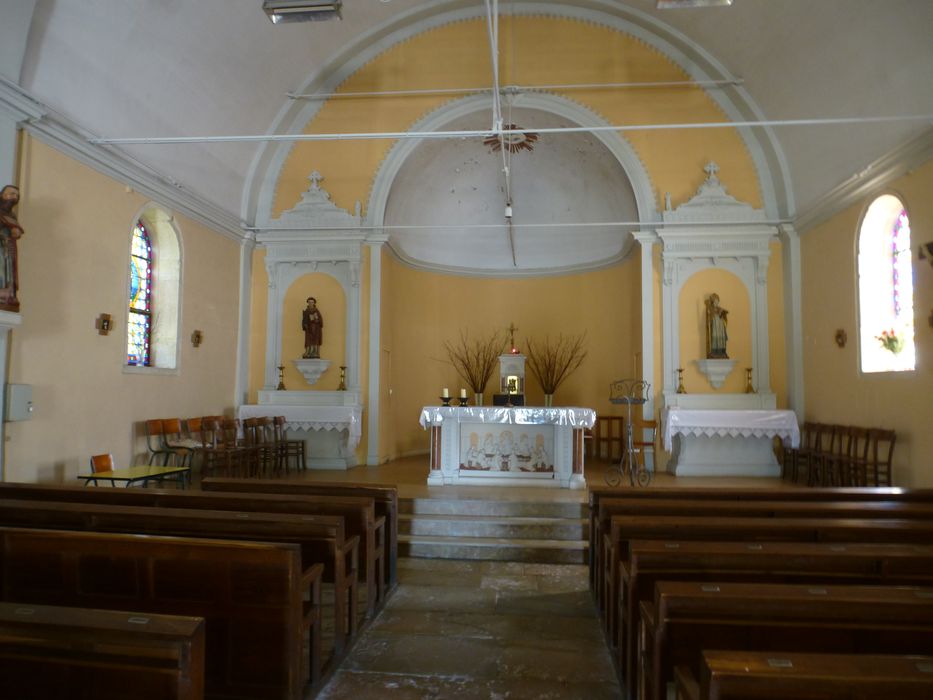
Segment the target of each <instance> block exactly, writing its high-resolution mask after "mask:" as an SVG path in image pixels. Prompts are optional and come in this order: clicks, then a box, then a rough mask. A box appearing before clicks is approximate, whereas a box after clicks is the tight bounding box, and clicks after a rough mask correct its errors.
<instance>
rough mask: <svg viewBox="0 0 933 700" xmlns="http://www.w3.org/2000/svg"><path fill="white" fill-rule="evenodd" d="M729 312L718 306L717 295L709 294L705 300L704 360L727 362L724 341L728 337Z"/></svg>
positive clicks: (727, 356)
mask: <svg viewBox="0 0 933 700" xmlns="http://www.w3.org/2000/svg"><path fill="white" fill-rule="evenodd" d="M728 316H729V312H728V311H726V310H725V309H724V308H722V307H721V306H720V305H719V295H718V294H715V293H714V294H710V295H709V299H707V300H706V359H708V360H728V359H729V355H727V354H726V341H727V340H729V335H728V333H727V332H726V327H727V326H728V323H729V321H728Z"/></svg>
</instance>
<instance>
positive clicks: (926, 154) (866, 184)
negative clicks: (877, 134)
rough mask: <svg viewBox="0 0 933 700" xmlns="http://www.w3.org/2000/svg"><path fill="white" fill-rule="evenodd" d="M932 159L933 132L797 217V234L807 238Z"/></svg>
mask: <svg viewBox="0 0 933 700" xmlns="http://www.w3.org/2000/svg"><path fill="white" fill-rule="evenodd" d="M931 158H933V128H931V129H928V130H927V131H925V132H924V133H922V134H921V135H920V136H918V137H916V138H914V139H911V140H910V141H906V142H905V143H903V144H901V145H900V146H899V147H898V148H896V149H894V150H893V151H891V152H890V153H888V154H886V155H884V156H882V157H881V158H879V159H878V160H876V161H874V162H872V163H870V164H869V165H868V166H866V167H865V168H864V169H862V170H861V171H859V172H857V173H855V174H854V175H853V176H852V177H850V178H849V179H848V180H846V181H845V182H843V183H841V184H839V185H837V186H836V187H835V188H833V189H832V190H830V191H829V192H828V193H826V194H825V195H824V196H823V197H821V198H820V199H819V200H818V201H817V202H816V204H814V205H813V206H812V207H810V208H809V209H808V210H807V211H805V212H804V213H803V214H801V215H800V216H799V217H797V219H796V221H795V226H796V228H797V233H798V234H800V235H803V234H805V233H806V232H807V231H809V230H810V229H813V228H815V227H817V226H819V225H820V224H822V223H824V222H826V221H828V220H829V219H831V218H832V217H834V216H835V215H836V214H838V213H839V212H841V211H843V210H845V209H847V208H848V207H850V206H852V205H854V204H857V203H858V202H859V200H861V199H864V198H865V197H867V196H870V195H871V194H873V193H874V192H876V191H877V190H880V189H883V188H884V187H885V186H886V185H888V184H890V182H891V181H892V180H895V179H897V178H899V177H901V176H903V175H906V174H907V173H909V172H910V171H911V170H913V169H914V168H917V167H919V166H921V165H923V164H924V163H926V162H927V161H928V160H930V159H931Z"/></svg>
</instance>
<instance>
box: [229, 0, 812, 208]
mask: <svg viewBox="0 0 933 700" xmlns="http://www.w3.org/2000/svg"><path fill="white" fill-rule="evenodd" d="M510 10H511V13H512V14H513V15H516V14H526V15H528V14H531V15H542V16H544V15H550V16H555V17H565V18H572V19H580V20H585V21H589V22H593V23H596V24H600V25H603V26H607V27H609V28H612V29H615V30H617V31H619V32H622V33H626V34H630V35H632V36H634V37H636V38H638V39H640V40H641V41H643V42H645V43H646V44H648V45H650V46H652V47H653V48H655V49H656V50H658V51H659V52H660V53H662V54H663V55H665V56H666V57H667V58H668V59H669V60H671V61H672V62H674V63H675V64H676V65H678V66H679V67H680V68H681V69H682V70H684V71H685V72H686V73H687V74H688V75H689V76H690V77H691V78H693V79H694V80H697V81H709V80H725V81H735V82H736V83H737V82H738V81H737V80H736V78H735V76H733V75H731V74H730V73H729V72H728V71H727V70H726V69H725V67H724V66H723V65H722V64H721V63H720V62H719V61H718V60H717V59H716V58H715V57H713V56H712V55H711V54H709V53H708V52H707V51H706V50H705V49H703V48H702V47H701V46H700V45H699V44H697V43H695V42H693V41H692V40H690V39H689V38H688V37H687V36H685V35H684V34H682V33H681V32H679V31H677V30H676V29H674V28H673V27H670V26H668V25H667V24H664V23H662V22H659V21H658V20H656V19H654V18H653V17H651V16H650V15H647V14H645V13H642V12H640V11H638V10H635V9H633V8H629V7H625V6H622V5H618V4H615V3H610V2H608V0H578V1H577V2H574V3H568V2H560V1H555V2H548V1H547V0H538V1H537V2H518V3H514V4H512V5H510ZM483 16H484V10H483V8H482V7H481V6H476V5H475V4H471V3H468V2H467V0H434V1H433V2H428V3H425V4H423V5H420V6H419V7H417V8H414V9H412V10H409V11H407V12H403V13H400V14H399V15H398V16H396V17H394V18H392V19H391V20H388V21H387V22H385V23H383V24H382V25H380V26H378V27H376V28H374V29H373V30H372V31H370V32H368V33H366V34H364V35H362V36H360V37H358V39H357V40H356V41H355V42H354V43H352V44H349V45H348V46H347V47H346V48H345V49H344V50H343V51H341V52H340V53H339V54H337V55H335V56H334V58H333V59H332V60H331V61H330V62H329V63H328V64H327V65H325V66H324V67H323V68H322V69H321V70H319V71H318V72H316V73H315V74H313V75H311V76H310V77H309V78H308V79H307V80H306V81H305V82H304V84H303V85H302V86H301V88H300V89H299V92H301V93H303V94H314V93H328V92H332V91H334V90H335V89H336V88H337V87H338V86H339V85H340V84H341V83H342V82H343V81H344V80H346V79H347V78H348V77H349V76H351V75H353V74H354V73H355V72H356V71H358V70H359V69H360V68H362V67H363V66H364V65H366V64H367V63H369V62H371V61H373V60H375V59H376V58H378V56H379V55H380V54H381V53H383V52H384V51H386V50H387V49H389V48H391V47H392V46H395V45H396V44H399V43H403V42H405V41H407V40H408V39H410V38H412V37H414V36H417V35H419V34H421V33H423V32H426V31H428V30H430V29H433V28H436V27H440V26H443V25H446V24H450V23H452V22H457V21H462V20H468V19H476V18H478V17H483ZM706 94H707V95H708V96H709V97H710V99H712V100H713V101H714V102H715V103H716V104H717V105H718V106H719V107H720V109H722V111H723V112H724V113H725V114H726V116H727V117H728V118H730V119H733V120H735V121H744V120H755V119H761V118H762V116H763V115H762V112H761V110H760V109H759V108H758V106H757V105H756V104H755V102H754V101H753V100H752V98H751V96H750V95H749V94H748V92H747V91H746V90H745V89H744V88H742V87H741V85H739V84H734V85H732V86H729V87H726V88H722V89H718V90H707V91H706ZM323 104H324V102H323V101H299V100H290V101H288V102H286V103H285V104H284V105H283V106H282V109H281V110H280V111H279V114H278V115H277V117H276V119H275V121H274V122H273V124H272V127H271V128H270V130H269V133H271V134H298V133H301V132H302V130H303V128H304V127H305V125H307V124H308V123H309V122H310V121H311V120H312V119H313V118H314V116H315V115H316V114H317V112H318V111H319V110H320V109H321V107H322V106H323ZM737 131H738V132H739V134H740V135H741V138H742V139H743V141H744V142H745V144H746V147H747V148H748V152H749V154H750V156H751V158H752V161H753V163H754V165H755V169H756V172H757V174H758V179H759V184H760V189H761V192H762V197H763V202H764V210H765V212H766V213H767V216H768V218H770V219H779V218H788V217H790V216H792V215H793V214H794V212H795V203H794V200H793V194H792V189H791V186H790V174H789V171H788V168H787V163H786V160H785V157H784V154H783V152H782V150H781V148H780V146H779V145H778V142H777V138H776V136H775V134H774V132H773V130H772V129H771V128H770V127H763V128H757V129H751V128H748V127H738V128H737ZM290 151H291V144H289V143H287V142H268V143H266V144H265V145H264V146H263V147H262V148H261V149H260V150H259V151H258V152H257V154H256V157H255V159H254V160H253V163H252V165H251V167H250V171H249V173H248V176H247V182H246V187H245V188H244V192H243V199H242V203H241V213H242V219H243V220H244V221H245V222H252V223H253V224H254V225H256V226H259V227H262V226H263V224H265V223H267V222H268V221H269V219H270V216H271V211H272V202H273V198H274V195H275V191H276V187H277V184H278V179H279V175H280V173H281V170H282V168H283V166H284V164H285V161H286V159H287V158H288V155H289V153H290ZM374 189H375V188H374Z"/></svg>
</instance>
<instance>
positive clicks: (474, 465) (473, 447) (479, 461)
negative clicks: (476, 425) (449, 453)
mask: <svg viewBox="0 0 933 700" xmlns="http://www.w3.org/2000/svg"><path fill="white" fill-rule="evenodd" d="M463 461H464V466H465V467H466V468H467V469H483V470H485V469H488V467H486V466H485V465H484V459H483V451H482V450H481V449H480V448H479V433H475V432H474V433H470V447H469V449H468V450H467V451H466V454H465V455H464V457H463Z"/></svg>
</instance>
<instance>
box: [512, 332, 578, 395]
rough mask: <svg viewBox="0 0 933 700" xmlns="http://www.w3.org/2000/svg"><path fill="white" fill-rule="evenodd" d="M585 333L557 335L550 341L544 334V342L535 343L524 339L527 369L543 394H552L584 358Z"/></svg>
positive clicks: (529, 339)
mask: <svg viewBox="0 0 933 700" xmlns="http://www.w3.org/2000/svg"><path fill="white" fill-rule="evenodd" d="M585 339H586V333H581V334H580V335H578V336H567V337H564V335H563V334H561V335H558V336H557V340H555V341H553V342H552V341H551V338H550V336H545V338H544V342H538V343H536V342H535V341H533V340H532V339H531V338H528V339H527V340H526V341H525V347H526V350H525V352H526V354H527V355H528V370H529V371H530V372H531V373H532V374H533V375H534V376H535V379H537V380H538V384H540V385H541V388H542V389H543V390H544V393H545V394H553V393H554V392H556V391H557V387H559V386H560V385H561V384H562V383H563V381H564V380H565V379H566V378H567V377H569V376H570V375H571V374H573V373H574V371H575V370H576V369H577V368H578V367H579V366H580V365H581V363H582V362H583V360H584V359H586V350H585V349H584V347H583V341H584V340H585Z"/></svg>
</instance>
